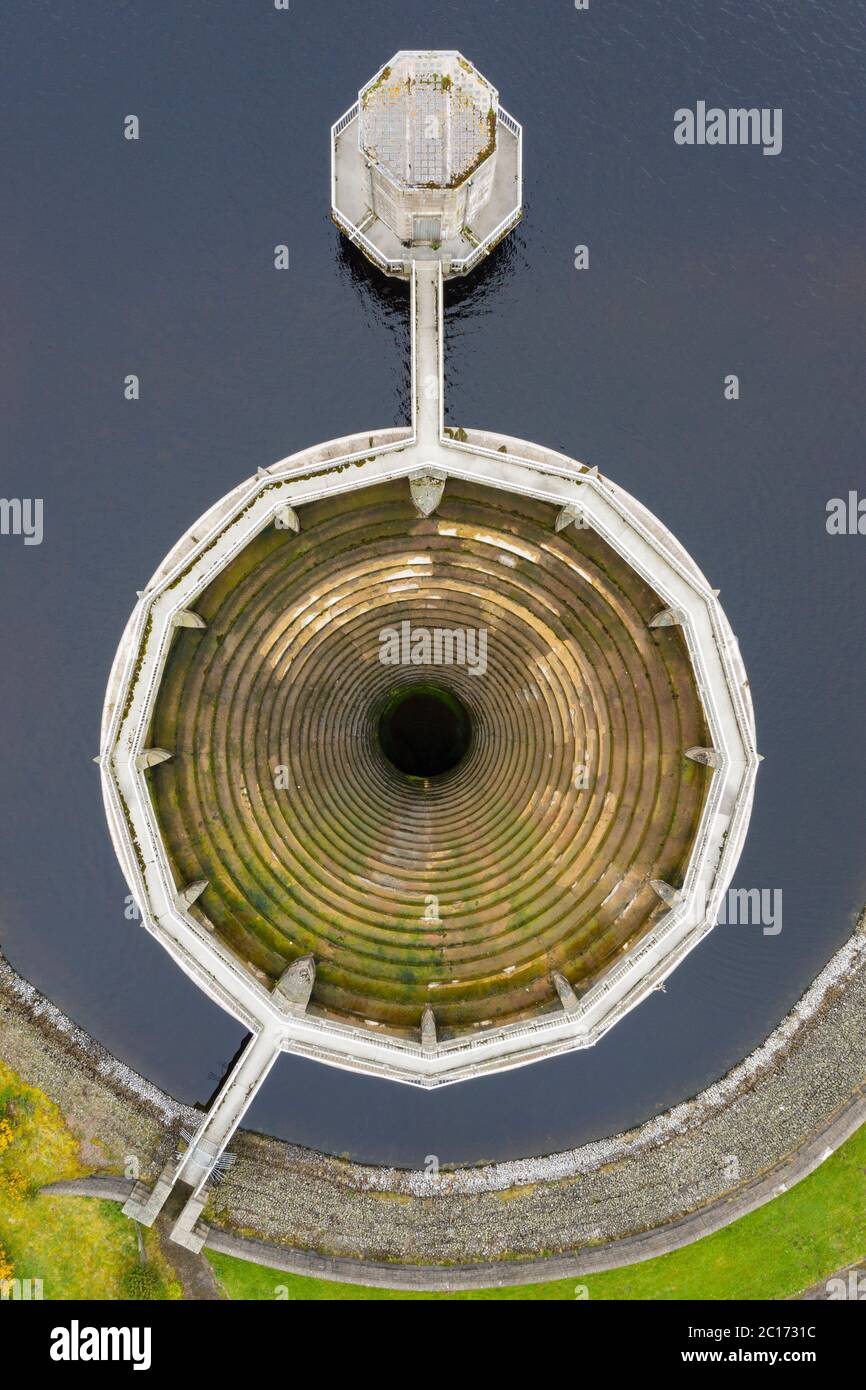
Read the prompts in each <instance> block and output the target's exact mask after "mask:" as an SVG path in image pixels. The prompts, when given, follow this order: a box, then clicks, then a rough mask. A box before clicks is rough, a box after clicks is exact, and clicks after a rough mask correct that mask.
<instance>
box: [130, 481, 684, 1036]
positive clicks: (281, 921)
mask: <svg viewBox="0 0 866 1390" xmlns="http://www.w3.org/2000/svg"><path fill="white" fill-rule="evenodd" d="M555 516H556V512H555V509H554V508H553V507H552V506H551V505H550V504H548V503H544V502H541V501H535V500H532V499H530V498H518V497H515V496H512V495H503V494H501V493H499V492H497V491H495V490H493V489H490V488H488V487H483V486H480V485H477V484H475V483H472V482H469V481H466V480H460V479H456V478H449V480H448V482H447V486H446V487H445V491H444V493H443V495H442V498H441V501H440V502H439V505H438V507H437V510H436V514H435V515H432V516H429V517H423V516H419V515H418V513H417V511H416V509H415V508H414V507H413V505H412V502H411V498H410V495H409V489H408V488H407V486H406V484H405V481H403V482H393V483H391V482H389V483H383V484H380V485H375V486H373V487H368V488H366V489H364V490H363V491H359V492H354V493H351V494H349V495H342V496H339V497H334V498H328V499H324V500H320V501H315V502H311V503H310V504H309V505H308V506H306V507H305V508H304V519H303V528H302V530H301V531H300V533H299V534H295V533H294V532H292V531H286V530H279V529H276V528H273V527H270V528H267V529H266V530H263V531H262V532H260V533H259V534H258V535H257V536H256V537H255V538H254V539H253V540H252V542H251V543H250V544H249V545H247V546H246V547H245V548H244V549H242V550H241V551H240V552H239V553H238V554H237V555H236V557H235V558H234V559H233V560H232V562H231V563H230V564H229V565H227V566H226V567H225V568H224V569H222V571H221V572H220V573H219V575H218V577H217V578H216V579H215V580H214V582H213V583H212V584H210V586H209V587H208V588H206V589H205V590H204V591H203V592H202V593H201V594H200V596H199V597H198V599H197V601H196V610H197V612H198V614H200V616H201V618H202V619H203V621H204V623H205V624H206V626H205V627H203V628H200V629H196V628H180V629H178V630H177V631H176V633H175V635H174V637H173V639H172V644H171V647H170V649H169V653H168V659H167V664H166V667H165V671H164V675H163V678H162V683H161V686H160V689H159V693H158V697H157V700H156V705H155V709H154V716H153V725H152V731H151V741H152V742H153V743H154V744H156V745H159V746H164V747H166V748H170V749H173V750H174V756H173V757H172V758H171V760H167V761H165V762H163V763H162V764H160V765H158V766H154V767H153V768H152V769H151V770H150V771H149V773H148V778H149V781H150V787H151V796H152V798H153V802H154V805H155V808H156V813H157V816H158V819H159V823H160V826H161V830H162V835H163V839H164V842H165V845H166V848H167V851H168V855H169V860H170V863H171V867H172V870H173V873H174V876H175V878H176V881H177V882H178V883H189V882H193V881H203V880H206V881H207V887H206V889H205V890H204V892H203V893H202V895H201V896H200V897H199V898H198V899H197V901H196V902H195V904H194V905H193V906H192V907H191V908H190V912H191V914H192V915H193V916H194V917H196V918H198V919H200V920H201V921H202V922H204V923H206V924H207V925H208V927H209V928H210V929H212V930H213V932H214V933H216V935H217V936H218V937H219V938H220V939H221V940H222V941H223V942H224V943H225V944H226V945H227V946H228V947H229V948H230V949H231V951H232V952H233V953H234V954H235V955H236V957H237V958H239V960H240V961H241V962H243V963H245V964H246V965H247V966H248V967H250V966H251V967H252V968H253V969H254V971H255V972H260V976H261V977H264V978H266V980H267V982H268V983H269V984H272V983H274V982H276V981H277V980H278V979H279V977H280V976H281V974H282V973H283V972H284V971H285V969H286V967H287V965H289V964H290V963H291V962H292V961H294V960H297V959H298V958H299V957H301V956H304V955H307V954H312V955H313V956H314V957H315V961H316V983H315V995H314V1003H315V1007H316V1012H317V1015H318V1016H321V1017H324V1018H331V1019H333V1020H337V1021H343V1022H352V1023H355V1024H358V1023H361V1024H364V1023H365V1022H368V1023H372V1024H374V1025H378V1027H380V1028H381V1029H383V1030H385V1031H387V1032H389V1033H392V1034H396V1035H398V1036H405V1037H412V1038H416V1037H417V1036H418V1028H419V1024H420V1021H421V1017H422V1013H423V1011H424V1009H425V1007H426V1006H427V1005H428V1004H429V1005H432V1006H434V1007H435V1014H436V1023H437V1027H438V1030H439V1037H440V1039H447V1038H449V1037H454V1036H457V1035H460V1034H463V1033H465V1032H467V1031H470V1032H471V1030H472V1029H474V1028H479V1027H483V1026H484V1025H486V1024H490V1023H496V1024H507V1023H514V1022H518V1021H520V1020H522V1019H525V1018H527V1017H528V1016H530V1015H535V1014H538V1013H543V1012H546V1011H554V1010H561V1008H562V1002H561V999H560V997H558V995H557V991H556V988H555V987H554V981H553V977H554V975H555V974H556V973H560V974H561V975H562V976H564V977H565V978H566V980H567V981H568V982H570V985H571V986H572V987H573V988H574V989H575V990H576V991H577V992H578V993H579V992H580V991H581V990H582V988H584V987H585V986H586V985H588V984H589V983H590V982H592V981H593V980H594V979H596V978H597V977H598V976H599V975H600V974H601V973H602V972H603V971H604V970H605V968H606V967H608V966H609V965H610V963H611V961H612V960H614V958H615V957H616V956H617V955H618V953H620V952H622V951H623V949H624V948H626V947H632V946H634V944H635V942H636V941H637V940H638V939H639V938H640V937H641V935H642V934H643V933H644V932H646V931H647V930H648V929H649V928H650V926H651V925H653V924H654V923H655V922H656V921H657V920H658V919H659V917H660V916H661V915H663V913H664V912H665V910H666V907H665V904H664V902H663V901H661V900H660V898H659V896H658V893H657V891H656V890H655V889H654V888H653V886H652V885H653V881H658V880H661V881H663V882H664V883H667V884H670V885H672V886H673V887H674V888H676V887H678V886H679V885H680V884H681V883H682V880H683V873H684V870H685V866H686V863H687V860H688V858H689V855H690V853H691V851H692V849H693V846H694V841H695V836H696V832H697V827H698V823H699V819H700V816H701V811H702V808H703V805H704V801H705V797H706V792H707V787H708V785H709V779H710V776H711V769H710V768H708V767H706V766H703V765H701V764H700V763H698V762H695V761H692V760H689V759H688V758H687V757H686V750H688V749H689V748H690V747H692V746H695V745H697V746H701V745H704V744H706V743H707V742H708V741H709V739H708V733H707V729H706V725H705V719H704V713H703V709H702V704H701V700H700V698H699V695H698V691H697V689H696V685H695V679H694V674H693V669H692V665H691V663H690V660H689V655H688V652H687V649H686V644H685V642H684V639H683V635H682V631H681V629H680V628H679V627H678V626H663V627H655V628H654V627H652V626H651V625H650V624H651V620H652V618H653V616H654V615H655V614H657V613H658V611H659V608H660V606H661V605H660V601H659V597H658V595H657V594H656V593H655V592H654V591H653V589H652V588H651V587H650V586H649V585H648V584H647V583H646V582H645V581H644V580H643V579H642V578H641V577H640V576H639V575H638V574H637V573H636V572H635V570H634V569H632V568H631V567H630V566H628V565H627V564H625V563H624V561H623V560H622V558H621V557H620V556H619V555H618V554H617V553H616V551H615V550H614V549H613V548H612V547H610V546H609V545H608V544H607V543H606V542H605V541H604V540H603V539H602V538H601V536H599V535H598V534H597V533H596V532H595V531H594V530H592V529H590V528H586V529H578V528H575V527H574V526H569V527H568V528H567V530H563V531H561V532H556V531H555V530H554V527H553V521H554V519H555ZM437 631H438V632H440V633H441V632H442V631H445V632H448V633H451V634H452V638H451V639H450V640H451V643H452V645H451V647H450V648H447V646H446V648H442V647H441V645H440V649H439V650H440V656H442V655H443V654H444V655H451V656H452V658H453V657H455V656H456V657H457V658H458V659H457V660H452V661H451V663H450V664H447V663H446V662H444V661H443V662H441V663H440V664H435V663H434V664H430V663H429V662H428V661H426V660H425V659H424V658H425V655H426V654H429V653H435V634H436V632H437ZM455 633H462V634H463V635H464V646H463V649H462V655H463V659H462V660H460V659H459V658H460V656H461V648H460V646H459V643H457V644H456V645H455V643H454V637H453V635H454V634H455ZM425 634H427V636H426V637H425ZM473 634H474V636H473ZM413 655H415V656H416V657H417V658H419V659H418V661H417V663H415V664H413V662H412V657H413ZM394 658H396V662H395V660H394ZM407 658H408V660H407ZM407 696H408V697H409V699H410V701H411V702H413V703H414V704H415V706H416V710H415V714H416V716H417V715H418V714H421V715H422V719H421V723H420V725H419V722H418V719H417V717H416V719H415V727H414V733H413V739H414V751H413V756H414V757H415V759H416V763H415V764H414V765H413V766H410V767H409V768H408V770H407V769H406V768H404V769H403V770H401V768H400V767H399V766H398V765H396V763H395V744H394V740H393V737H392V736H393V735H395V731H396V733H397V734H399V730H398V729H397V728H396V725H397V717H398V716H399V709H400V707H401V706H402V708H403V709H404V710H405V709H406V707H407ZM424 701H426V702H427V713H426V716H424V713H423V711H424ZM437 703H438V704H439V706H440V707H441V709H442V710H444V711H445V713H446V715H447V718H446V719H444V724H445V725H448V726H449V727H450V731H451V732H450V737H451V740H452V743H451V746H450V753H453V752H454V751H455V748H457V747H458V745H459V748H458V752H459V756H456V757H453V758H452V760H451V763H450V765H449V766H447V767H445V766H442V767H441V768H440V767H438V766H432V765H431V769H430V775H427V776H425V775H423V768H422V769H421V770H420V771H419V770H418V763H417V759H418V757H419V756H421V758H422V761H423V755H424V747H425V740H424V736H423V735H424V730H423V721H424V718H425V717H426V718H427V720H428V721H429V732H430V735H431V737H430V739H429V740H428V743H429V745H430V746H429V747H428V750H427V751H428V753H430V752H431V751H432V753H435V754H436V756H437V757H439V756H440V755H441V752H442V748H441V746H440V745H441V742H442V739H441V737H440V735H441V734H442V730H441V729H440V730H439V732H438V733H437V732H436V729H435V727H434V726H435V724H436V718H437V715H436V710H435V708H434V706H435V705H436V704H437ZM383 719H384V730H385V737H384V740H383ZM389 720H390V725H389ZM449 721H450V725H449ZM404 732H405V731H404ZM448 737H449V736H448V735H447V731H446V737H445V742H446V743H448ZM389 739H391V742H390V744H389ZM455 739H456V743H455V742H454V740H455ZM399 741H400V739H399V737H398V738H397V743H399ZM383 744H384V746H383ZM404 744H405V740H404ZM434 745H435V747H434ZM404 751H405V746H404ZM446 751H447V750H446ZM440 760H441V759H440ZM397 761H398V762H399V757H398V759H397ZM434 761H435V759H434ZM446 761H447V758H446Z"/></svg>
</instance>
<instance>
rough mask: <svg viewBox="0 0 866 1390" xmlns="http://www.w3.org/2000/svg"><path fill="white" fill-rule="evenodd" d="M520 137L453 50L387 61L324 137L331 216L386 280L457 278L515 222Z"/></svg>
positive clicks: (481, 79)
mask: <svg viewBox="0 0 866 1390" xmlns="http://www.w3.org/2000/svg"><path fill="white" fill-rule="evenodd" d="M522 140H523V134H522V130H521V127H520V126H519V125H518V123H517V121H515V120H514V118H513V117H512V116H509V114H508V112H507V111H505V110H503V109H502V107H500V105H499V95H498V93H497V91H496V89H495V87H493V86H491V84H490V83H489V82H488V81H487V79H486V78H485V77H482V75H481V73H480V72H479V71H478V70H477V68H475V67H473V65H472V64H471V63H469V62H467V60H466V59H465V58H464V57H462V55H461V54H459V53H410V52H401V53H397V54H395V56H394V57H393V58H392V59H391V61H390V63H386V64H385V66H384V67H383V68H380V70H379V72H377V73H376V76H375V77H373V78H372V79H371V81H370V82H368V83H367V84H366V86H364V87H362V88H361V91H360V93H359V95H358V100H357V101H356V102H355V105H354V106H353V107H351V108H350V110H349V111H347V112H346V113H345V115H344V116H341V118H340V120H339V121H337V123H336V125H335V126H334V127H333V129H332V132H331V214H332V216H333V218H334V220H335V222H336V223H337V225H338V226H339V227H340V228H341V230H342V231H344V232H345V234H346V236H348V237H349V238H350V239H351V240H352V241H354V242H355V243H356V244H357V245H358V246H360V247H361V249H362V250H363V251H364V254H365V255H366V256H368V257H369V259H370V260H371V261H373V263H374V264H375V265H377V266H378V267H379V269H380V270H384V271H385V272H386V273H387V274H390V275H399V276H402V277H404V278H406V277H408V275H409V271H410V264H411V261H412V260H419V259H425V260H438V261H439V262H440V264H441V265H442V271H443V274H444V275H445V276H446V277H448V276H450V275H462V274H465V273H466V271H467V270H471V269H472V267H473V266H475V265H477V264H478V262H479V261H480V260H481V259H482V258H483V257H484V256H485V255H487V253H488V252H489V251H491V250H492V249H493V247H494V246H496V245H497V243H498V242H499V241H501V240H502V238H503V237H504V236H506V235H507V233H508V232H509V231H510V230H511V228H512V227H514V226H515V225H516V224H517V222H519V220H520V217H521V212H522V196H523V195H522V166H521V158H522ZM407 251H409V252H411V255H410V256H407V254H406V252H407Z"/></svg>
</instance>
